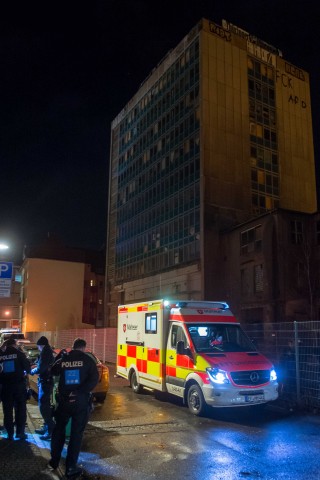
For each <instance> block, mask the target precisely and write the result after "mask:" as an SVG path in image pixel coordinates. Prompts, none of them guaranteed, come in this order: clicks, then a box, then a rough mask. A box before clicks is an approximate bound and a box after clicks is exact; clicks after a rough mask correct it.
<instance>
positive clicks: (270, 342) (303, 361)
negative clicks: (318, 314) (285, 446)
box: [244, 321, 320, 411]
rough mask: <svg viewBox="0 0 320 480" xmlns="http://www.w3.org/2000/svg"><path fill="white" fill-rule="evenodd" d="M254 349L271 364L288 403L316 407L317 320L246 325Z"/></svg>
mask: <svg viewBox="0 0 320 480" xmlns="http://www.w3.org/2000/svg"><path fill="white" fill-rule="evenodd" d="M244 329H245V331H246V333H247V334H248V335H249V337H250V338H251V339H252V340H253V341H254V343H255V344H256V346H257V348H258V350H259V351H260V352H261V353H263V354H265V355H266V356H267V357H268V358H269V359H270V360H271V361H272V362H273V363H274V365H275V368H276V370H277V373H278V378H279V381H280V398H279V401H283V402H285V403H287V404H288V406H292V407H294V406H299V407H301V408H304V409H307V410H317V411H318V410H319V409H320V322H319V321H309V322H291V323H284V322H283V323H271V324H254V325H246V326H245V328H244Z"/></svg>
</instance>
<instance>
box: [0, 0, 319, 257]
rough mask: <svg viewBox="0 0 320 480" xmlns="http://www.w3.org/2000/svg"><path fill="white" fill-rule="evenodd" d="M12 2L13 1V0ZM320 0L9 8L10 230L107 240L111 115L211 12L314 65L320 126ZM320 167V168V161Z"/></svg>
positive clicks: (5, 81) (75, 240) (5, 36)
mask: <svg viewBox="0 0 320 480" xmlns="http://www.w3.org/2000/svg"><path fill="white" fill-rule="evenodd" d="M5 4H8V5H5ZM319 5H320V2H319V1H318V0H314V1H310V0H305V1H297V0H292V1H290V2H288V1H282V0H247V1H241V0H211V1H210V0H193V1H188V0H185V1H180V0H171V1H167V0H158V1H156V2H155V1H152V0H104V1H102V0H96V1H95V0H87V1H86V2H83V1H75V2H74V1H72V0H64V1H63V2H59V1H54V2H53V1H49V0H45V1H43V0H42V1H41V2H36V1H29V2H27V1H25V0H24V1H19V2H15V1H14V0H13V1H10V2H2V5H1V6H0V59H1V76H0V79H1V80H0V86H1V88H0V97H1V102H0V122H1V129H0V159H1V179H2V181H1V208H0V240H1V237H2V238H4V239H8V240H9V241H10V242H11V243H12V247H13V249H16V251H20V250H22V245H23V244H30V243H36V242H38V241H39V239H40V238H41V237H42V236H45V235H46V234H47V232H51V233H52V234H56V235H58V236H59V237H60V238H61V239H62V240H63V241H64V242H65V243H66V244H67V245H69V246H76V247H88V248H100V247H101V246H102V245H103V244H104V243H105V237H106V216H107V194H108V192H107V180H108V158H109V138H110V124H111V121H112V119H113V118H114V117H115V116H116V115H117V114H118V113H119V112H120V110H121V109H122V108H123V107H124V105H125V104H126V103H127V101H128V100H129V99H130V98H131V97H132V95H133V94H134V93H135V92H136V91H137V89H138V87H139V85H140V83H141V82H142V81H143V80H144V79H145V77H146V76H147V75H148V73H149V72H150V71H151V70H152V68H153V67H154V66H155V65H157V63H158V62H159V60H161V58H162V57H163V56H164V55H165V54H166V53H167V51H168V50H169V49H171V48H173V47H175V46H176V44H177V43H178V42H179V41H180V40H181V39H182V38H183V37H184V36H185V35H186V34H187V33H188V31H189V30H190V29H191V28H192V27H193V26H194V25H195V24H196V23H197V22H198V20H200V18H201V17H206V18H209V19H211V20H213V21H216V22H217V23H221V19H222V18H225V19H226V20H228V21H230V22H231V23H234V24H235V25H237V26H239V27H241V28H243V29H245V30H247V31H248V32H250V33H252V34H254V35H256V36H258V37H259V38H261V39H262V40H265V41H267V42H268V43H270V44H272V45H274V46H275V47H277V48H279V49H280V50H282V52H283V56H284V58H285V59H286V60H288V61H290V62H291V63H293V64H295V65H296V66H298V67H301V68H303V69H305V70H307V71H308V72H309V73H310V75H311V86H312V90H311V94H312V108H313V129H314V140H315V147H316V162H319V139H318V138H319V124H320V93H319V86H320V26H319V24H318V23H319V20H320V6H319ZM319 170H320V169H319Z"/></svg>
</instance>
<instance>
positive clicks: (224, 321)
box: [117, 300, 278, 415]
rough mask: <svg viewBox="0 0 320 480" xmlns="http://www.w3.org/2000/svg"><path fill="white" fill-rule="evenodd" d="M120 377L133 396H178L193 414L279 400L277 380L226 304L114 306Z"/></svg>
mask: <svg viewBox="0 0 320 480" xmlns="http://www.w3.org/2000/svg"><path fill="white" fill-rule="evenodd" d="M117 375H119V376H121V377H123V378H126V379H127V380H128V381H129V383H130V386H131V387H132V389H133V391H134V392H136V393H139V392H140V391H141V390H142V388H144V387H146V388H149V389H153V390H159V391H161V392H169V393H170V394H173V395H176V396H178V397H181V398H182V399H183V401H184V403H185V404H187V405H188V407H189V410H190V411H191V412H192V413H193V414H194V415H203V414H204V413H205V411H206V408H207V406H211V407H239V406H244V407H247V406H251V405H259V404H264V403H266V402H269V401H272V400H276V399H277V398H278V383H277V374H276V372H275V369H274V367H273V365H272V363H271V362H270V361H269V360H267V358H266V357H264V356H263V355H261V353H259V352H258V351H257V350H256V348H255V346H254V344H253V343H252V342H251V340H250V339H249V338H248V337H247V335H246V334H245V333H244V331H243V330H242V329H241V327H240V324H239V322H238V321H237V320H236V318H235V317H234V315H233V314H232V313H231V311H230V309H229V306H228V305H227V304H226V303H225V302H204V301H203V302H202V301H179V302H171V301H165V300H155V301H150V302H143V303H134V304H130V305H120V306H119V307H118V344H117Z"/></svg>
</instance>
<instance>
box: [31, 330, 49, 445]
mask: <svg viewBox="0 0 320 480" xmlns="http://www.w3.org/2000/svg"><path fill="white" fill-rule="evenodd" d="M37 345H38V349H39V350H40V356H39V360H38V363H37V366H36V367H35V368H33V369H32V370H31V375H34V374H38V375H39V376H38V402H39V410H40V413H41V415H42V418H43V421H44V425H43V427H42V428H40V429H37V430H35V432H36V433H39V434H42V436H41V437H40V438H41V440H50V439H51V435H52V431H53V427H54V420H53V418H52V412H51V396H52V390H53V379H52V375H51V370H50V369H51V366H52V365H53V362H54V356H53V352H52V348H51V347H50V345H49V341H48V339H47V337H44V336H42V337H40V338H39V340H38V341H37Z"/></svg>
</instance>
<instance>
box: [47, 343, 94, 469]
mask: <svg viewBox="0 0 320 480" xmlns="http://www.w3.org/2000/svg"><path fill="white" fill-rule="evenodd" d="M85 348H86V341H85V340H83V339H82V338H77V339H76V340H75V341H74V342H73V347H72V350H71V351H70V352H69V353H66V352H62V353H61V357H60V358H58V357H57V359H56V361H55V363H54V365H53V367H52V369H51V371H52V374H53V375H60V379H59V385H58V406H57V409H56V412H55V419H56V425H55V427H54V429H53V434H52V439H51V460H50V462H49V466H50V467H51V468H53V469H56V468H58V465H59V461H60V458H61V452H62V449H63V445H64V442H65V436H66V426H67V424H68V421H69V419H70V418H71V433H70V440H69V444H68V449H67V457H66V476H67V478H70V477H73V476H77V475H79V474H81V472H82V470H81V468H80V467H78V466H77V461H78V457H79V453H80V448H81V442H82V437H83V432H84V429H85V426H86V424H87V422H88V418H89V412H90V396H91V394H90V392H91V391H92V390H93V388H94V387H95V386H96V384H97V383H98V379H99V373H98V369H97V366H96V364H95V362H94V360H93V359H92V358H91V357H90V356H89V355H87V354H86V353H85ZM59 356H60V354H59Z"/></svg>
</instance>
